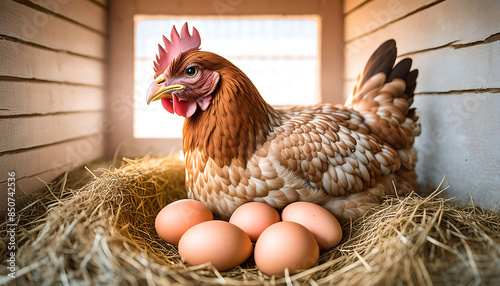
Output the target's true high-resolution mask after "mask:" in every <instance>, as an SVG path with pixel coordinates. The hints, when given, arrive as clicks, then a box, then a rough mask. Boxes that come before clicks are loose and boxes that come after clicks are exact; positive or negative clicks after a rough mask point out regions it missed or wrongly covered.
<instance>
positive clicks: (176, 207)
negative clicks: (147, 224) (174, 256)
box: [155, 199, 213, 245]
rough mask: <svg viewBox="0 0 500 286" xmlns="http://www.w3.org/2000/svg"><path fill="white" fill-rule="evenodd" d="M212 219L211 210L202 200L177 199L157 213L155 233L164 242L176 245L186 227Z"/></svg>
mask: <svg viewBox="0 0 500 286" xmlns="http://www.w3.org/2000/svg"><path fill="white" fill-rule="evenodd" d="M212 219H213V215H212V212H211V211H210V209H209V208H208V207H207V206H206V205H204V204H203V203H202V202H199V201H195V200H189V199H185V200H178V201H175V202H173V203H171V204H168V205H167V206H166V207H164V208H163V209H162V210H161V211H160V212H159V213H158V215H157V216H156V220H155V228H156V233H158V235H159V236H160V237H161V238H162V239H163V240H165V241H166V242H168V243H171V244H174V245H177V244H178V243H179V240H180V239H181V236H182V235H183V234H184V233H185V232H186V231H187V230H188V229H190V228H191V227H193V226H195V225H197V224H199V223H201V222H204V221H208V220H212Z"/></svg>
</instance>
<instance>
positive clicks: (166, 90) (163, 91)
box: [148, 83, 184, 104]
mask: <svg viewBox="0 0 500 286" xmlns="http://www.w3.org/2000/svg"><path fill="white" fill-rule="evenodd" d="M154 84H155V83H153V85H154ZM150 89H151V88H150ZM183 89H184V86H183V85H180V84H173V85H169V86H162V87H161V88H159V89H158V90H157V91H154V92H152V93H151V94H148V104H149V103H150V102H151V101H157V100H159V99H162V98H164V97H166V98H169V99H171V98H172V94H171V93H172V92H174V91H177V90H183ZM151 91H152V90H151ZM148 93H149V92H148Z"/></svg>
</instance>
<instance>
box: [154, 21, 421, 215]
mask: <svg viewBox="0 0 500 286" xmlns="http://www.w3.org/2000/svg"><path fill="white" fill-rule="evenodd" d="M170 38H171V40H168V39H167V38H165V37H163V42H164V44H165V49H164V48H163V47H162V46H161V45H158V46H159V47H158V48H159V55H158V56H157V57H156V62H155V63H154V70H155V81H154V82H153V83H152V84H151V86H150V88H149V90H148V94H147V103H148V104H149V103H150V102H151V101H156V100H160V99H161V103H162V105H163V107H164V108H165V109H166V110H167V111H168V112H170V113H176V114H178V115H181V116H183V117H185V118H186V120H185V122H184V127H183V149H184V155H185V159H186V189H187V192H188V196H189V197H190V198H193V199H196V200H199V201H201V202H203V203H205V204H206V205H207V206H209V207H210V209H211V210H212V211H213V212H214V214H216V215H218V216H219V217H221V218H228V217H229V216H230V215H231V214H232V212H233V211H234V210H235V209H236V208H237V207H238V206H240V205H242V204H243V203H246V202H249V201H259V202H265V203H267V204H269V205H271V206H273V207H275V208H277V209H281V208H283V207H284V206H286V205H287V204H289V203H291V202H294V201H298V200H302V201H310V202H314V203H316V204H319V205H322V206H323V207H325V208H326V209H328V210H329V211H331V212H332V213H333V214H334V215H335V216H336V217H337V218H338V219H339V220H340V221H343V222H345V221H348V220H349V219H356V218H358V217H360V216H361V215H363V214H364V213H365V212H366V211H368V210H369V209H370V208H371V207H373V206H375V205H377V204H379V203H380V200H381V197H382V196H384V195H386V194H395V193H397V194H398V195H403V194H407V193H409V192H412V191H416V190H417V183H416V174H415V164H416V161H417V152H416V150H415V149H414V148H413V142H414V139H415V137H416V136H418V135H419V134H420V124H419V123H418V122H417V115H416V112H415V109H410V106H411V104H412V102H413V92H414V90H415V84H416V78H417V74H418V72H417V70H413V71H410V69H411V64H412V61H411V59H404V60H402V61H400V62H399V63H398V64H397V65H396V66H394V63H395V60H396V43H395V41H394V40H389V41H387V42H385V43H384V44H382V45H381V46H380V47H379V48H378V49H377V50H376V51H375V52H374V53H373V55H372V56H371V58H370V59H369V60H368V63H367V65H366V67H365V70H364V72H363V73H362V75H360V76H359V77H358V81H357V84H356V87H355V89H354V94H353V95H352V96H351V97H350V98H349V99H348V100H347V102H346V104H345V105H332V104H318V105H314V106H296V107H292V108H275V107H272V106H270V105H269V104H267V103H266V102H265V101H264V99H263V98H262V97H261V95H260V94H259V91H258V90H257V88H256V87H255V86H254V85H253V84H252V82H251V81H250V79H249V78H248V77H247V76H246V75H245V74H244V73H243V72H242V71H241V70H240V69H238V68H237V67H236V66H235V65H233V64H232V63H231V62H229V61H228V60H226V59H225V58H223V57H221V56H219V55H216V54H214V53H210V52H205V51H200V50H199V47H200V43H201V39H200V36H199V33H198V31H197V30H196V29H195V28H193V32H192V35H190V34H189V31H188V27H187V23H186V24H185V25H184V26H183V27H182V30H181V34H180V35H179V34H178V33H177V31H176V29H175V27H174V28H173V29H172V32H171V36H170Z"/></svg>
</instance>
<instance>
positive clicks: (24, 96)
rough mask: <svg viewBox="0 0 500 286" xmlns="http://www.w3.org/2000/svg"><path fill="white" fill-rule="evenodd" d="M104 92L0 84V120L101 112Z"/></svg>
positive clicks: (89, 88)
mask: <svg viewBox="0 0 500 286" xmlns="http://www.w3.org/2000/svg"><path fill="white" fill-rule="evenodd" d="M104 100H105V99H104V90H103V89H102V88H99V87H92V86H78V85H68V84H58V83H46V82H31V81H26V82H24V81H0V106H1V108H0V116H8V115H27V114H47V113H58V112H75V111H102V110H104Z"/></svg>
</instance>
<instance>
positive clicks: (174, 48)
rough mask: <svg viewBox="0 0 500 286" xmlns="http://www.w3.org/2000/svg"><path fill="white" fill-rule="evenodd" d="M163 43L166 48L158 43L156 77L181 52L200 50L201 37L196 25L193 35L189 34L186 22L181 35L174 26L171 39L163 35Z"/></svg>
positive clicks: (155, 63) (155, 64)
mask: <svg viewBox="0 0 500 286" xmlns="http://www.w3.org/2000/svg"><path fill="white" fill-rule="evenodd" d="M163 43H164V44H165V49H164V48H163V47H162V46H161V45H160V44H158V55H157V56H156V61H155V62H154V69H155V78H157V77H158V76H159V75H160V73H161V72H163V71H164V70H165V69H166V68H168V66H169V65H170V62H172V60H173V59H175V58H176V57H177V56H178V55H180V54H181V53H184V52H190V51H194V50H198V49H199V48H200V44H201V38H200V34H199V33H198V30H196V28H195V27H193V35H190V34H189V30H188V25H187V22H186V23H185V24H184V26H182V30H181V35H180V36H179V33H177V29H175V26H174V27H173V28H172V32H171V33H170V41H169V40H168V39H167V38H165V36H163Z"/></svg>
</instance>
